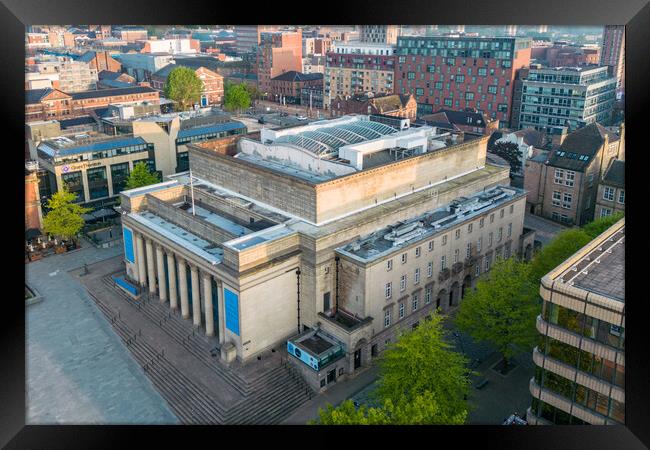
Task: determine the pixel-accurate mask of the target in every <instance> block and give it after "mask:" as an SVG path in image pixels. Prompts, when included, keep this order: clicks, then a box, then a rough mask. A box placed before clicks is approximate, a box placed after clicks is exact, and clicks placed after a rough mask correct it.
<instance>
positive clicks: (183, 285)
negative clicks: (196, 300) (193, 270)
mask: <svg viewBox="0 0 650 450" xmlns="http://www.w3.org/2000/svg"><path fill="white" fill-rule="evenodd" d="M178 288H179V289H178V290H179V291H181V292H180V293H181V314H182V315H183V319H189V318H190V311H189V310H190V302H189V299H188V296H187V270H186V267H185V261H184V260H182V259H181V258H178Z"/></svg>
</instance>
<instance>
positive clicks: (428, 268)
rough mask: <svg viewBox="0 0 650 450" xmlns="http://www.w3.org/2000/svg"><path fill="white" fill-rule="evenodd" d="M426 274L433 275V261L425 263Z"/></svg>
mask: <svg viewBox="0 0 650 450" xmlns="http://www.w3.org/2000/svg"><path fill="white" fill-rule="evenodd" d="M427 276H428V277H431V276H433V263H432V262H430V263H428V264H427Z"/></svg>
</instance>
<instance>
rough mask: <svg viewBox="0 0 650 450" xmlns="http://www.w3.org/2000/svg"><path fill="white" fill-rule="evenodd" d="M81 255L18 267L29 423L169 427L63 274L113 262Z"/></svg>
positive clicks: (171, 420) (162, 409)
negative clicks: (27, 290) (22, 280)
mask: <svg viewBox="0 0 650 450" xmlns="http://www.w3.org/2000/svg"><path fill="white" fill-rule="evenodd" d="M121 252H122V247H121V246H116V247H111V248H106V249H102V248H95V247H94V246H93V245H92V244H91V243H90V242H88V241H86V240H82V248H81V249H79V250H75V251H72V252H69V253H64V254H59V255H53V256H49V257H47V258H44V259H42V260H40V261H36V262H33V263H30V264H27V265H26V266H25V270H26V283H27V284H28V285H29V286H33V287H34V288H35V289H36V290H37V291H38V292H39V293H40V294H41V295H42V296H43V301H42V302H40V303H38V304H35V305H31V306H28V307H26V311H25V314H26V317H25V319H26V320H25V322H26V333H25V339H26V342H25V343H26V352H27V355H26V368H27V373H26V377H27V379H26V388H27V405H26V406H27V423H28V424H175V423H178V420H177V419H176V417H175V415H174V414H173V413H172V411H171V410H170V409H169V407H168V406H167V404H166V402H165V401H164V400H163V398H162V397H161V396H160V394H158V392H157V391H156V390H155V388H154V387H153V385H152V384H151V382H150V381H149V379H148V378H147V377H146V376H145V374H144V373H143V371H142V369H141V368H140V366H139V365H138V364H137V363H136V362H135V360H134V359H133V358H132V357H131V354H130V353H129V352H128V350H127V349H126V348H125V347H124V345H123V344H122V342H121V341H120V339H119V338H118V337H117V336H116V335H115V333H114V332H113V330H112V329H111V327H110V326H109V325H108V324H107V322H106V321H105V320H104V318H103V317H102V314H101V312H100V311H99V310H98V309H97V307H96V306H95V304H94V303H93V301H92V300H91V299H90V297H89V296H88V294H87V292H86V290H85V289H84V288H83V287H82V286H81V285H80V284H79V283H78V282H77V281H76V280H75V279H73V277H71V276H70V274H69V273H68V271H69V270H71V269H74V268H79V267H83V265H84V264H88V265H92V264H93V263H96V262H98V261H101V260H104V259H107V258H112V257H115V256H116V255H119V254H120V253H121Z"/></svg>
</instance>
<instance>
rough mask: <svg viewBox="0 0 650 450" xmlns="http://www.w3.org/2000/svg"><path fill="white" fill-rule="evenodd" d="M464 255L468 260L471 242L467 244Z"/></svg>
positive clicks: (470, 252)
mask: <svg viewBox="0 0 650 450" xmlns="http://www.w3.org/2000/svg"><path fill="white" fill-rule="evenodd" d="M465 255H466V256H465V257H466V258H469V257H470V256H472V243H471V242H468V243H467V250H466V252H465Z"/></svg>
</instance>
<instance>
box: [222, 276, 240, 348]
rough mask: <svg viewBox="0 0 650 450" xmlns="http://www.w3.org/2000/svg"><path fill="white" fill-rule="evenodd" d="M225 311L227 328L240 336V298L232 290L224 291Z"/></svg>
mask: <svg viewBox="0 0 650 450" xmlns="http://www.w3.org/2000/svg"><path fill="white" fill-rule="evenodd" d="M223 294H224V295H223V299H224V303H225V304H224V309H225V310H226V311H225V312H226V328H228V329H229V330H230V331H232V332H233V333H235V334H236V335H237V336H239V298H238V297H237V294H235V293H234V292H231V291H230V290H228V289H226V288H224V289H223Z"/></svg>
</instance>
